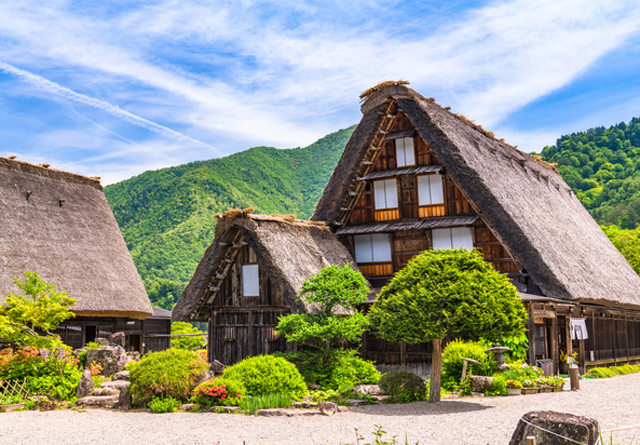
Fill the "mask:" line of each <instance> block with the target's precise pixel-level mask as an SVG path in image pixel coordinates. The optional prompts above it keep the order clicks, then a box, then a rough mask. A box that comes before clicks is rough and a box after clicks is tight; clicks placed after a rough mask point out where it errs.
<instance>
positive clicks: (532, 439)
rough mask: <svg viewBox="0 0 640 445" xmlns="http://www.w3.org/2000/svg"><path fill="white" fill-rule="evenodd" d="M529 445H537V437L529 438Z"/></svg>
mask: <svg viewBox="0 0 640 445" xmlns="http://www.w3.org/2000/svg"><path fill="white" fill-rule="evenodd" d="M527 445H536V436H527Z"/></svg>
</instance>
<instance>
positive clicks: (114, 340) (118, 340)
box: [109, 332, 127, 349]
mask: <svg viewBox="0 0 640 445" xmlns="http://www.w3.org/2000/svg"><path fill="white" fill-rule="evenodd" d="M126 339H127V337H126V336H125V335H124V332H116V333H114V334H111V335H110V336H109V343H111V344H114V345H117V346H120V347H121V348H122V349H124V345H125V342H126Z"/></svg>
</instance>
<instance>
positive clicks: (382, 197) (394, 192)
mask: <svg viewBox="0 0 640 445" xmlns="http://www.w3.org/2000/svg"><path fill="white" fill-rule="evenodd" d="M373 192H374V199H375V203H376V209H395V208H397V207H398V186H397V184H396V179H395V178H393V179H384V180H382V181H375V182H374V183H373Z"/></svg>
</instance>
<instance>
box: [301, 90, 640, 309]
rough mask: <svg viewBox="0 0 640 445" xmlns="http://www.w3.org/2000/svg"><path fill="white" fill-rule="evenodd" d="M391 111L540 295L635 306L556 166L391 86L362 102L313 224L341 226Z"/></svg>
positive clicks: (631, 290) (639, 300) (604, 241)
mask: <svg viewBox="0 0 640 445" xmlns="http://www.w3.org/2000/svg"><path fill="white" fill-rule="evenodd" d="M390 105H391V106H393V107H395V106H396V105H397V110H398V111H400V112H403V113H405V114H406V115H407V117H408V118H409V120H410V121H411V123H412V124H413V125H414V126H415V128H416V130H417V132H418V133H419V134H420V136H421V137H422V138H423V139H424V140H425V141H426V142H427V144H429V146H430V147H431V149H432V150H433V152H434V153H435V155H436V156H437V157H438V159H439V160H440V161H441V162H442V164H443V165H444V167H445V169H446V171H447V172H448V173H449V174H450V175H451V176H452V177H453V179H454V180H455V181H456V182H457V184H458V185H459V186H460V188H461V189H462V190H463V192H464V193H465V194H466V195H467V196H468V197H469V199H470V200H471V202H472V203H473V204H474V206H475V207H476V208H477V210H478V211H479V213H480V215H481V217H482V218H483V219H484V220H485V222H486V223H487V225H488V226H489V227H491V228H492V229H493V231H494V232H495V233H496V234H497V235H498V236H499V238H501V240H502V241H503V243H504V244H505V246H506V247H507V248H508V249H509V250H510V252H511V253H512V254H513V256H514V257H515V258H514V259H515V261H516V263H517V264H518V265H519V266H520V267H521V268H522V269H523V270H525V271H526V272H527V273H529V274H530V276H531V277H532V278H533V280H534V281H535V283H536V284H537V285H538V286H539V287H540V289H541V290H542V292H543V293H544V295H546V296H547V297H551V298H559V299H562V300H579V301H582V302H585V303H594V304H603V305H608V306H617V307H628V308H635V309H638V308H640V277H638V275H637V274H636V273H635V272H634V271H633V269H632V268H631V267H630V266H629V264H628V263H627V261H626V260H625V259H624V258H623V256H622V255H621V254H620V253H619V252H618V251H617V250H616V248H615V247H614V246H613V244H611V242H610V241H609V239H608V238H607V236H606V235H605V234H604V233H603V232H602V230H600V228H599V227H598V225H597V224H596V222H595V221H594V220H593V218H592V217H591V215H590V214H589V212H587V210H586V209H585V208H584V207H583V206H582V204H581V203H580V201H578V199H577V198H576V197H575V195H574V194H573V192H572V191H571V189H570V188H569V187H568V186H567V184H566V183H565V182H564V181H563V180H562V178H561V177H560V175H559V173H558V172H557V170H556V169H555V168H554V167H553V166H552V165H550V164H547V163H545V162H541V161H540V160H538V159H535V158H534V157H532V156H530V155H528V154H527V153H524V152H522V151H519V150H517V149H515V148H514V147H512V146H510V145H508V144H506V143H504V142H502V141H499V140H497V139H495V138H494V137H493V134H492V133H490V132H487V131H485V130H483V129H482V128H481V127H480V126H477V125H475V124H473V123H472V122H470V121H469V120H467V119H466V118H465V117H464V116H458V115H455V114H453V113H451V112H449V111H447V110H445V109H443V108H442V107H440V106H439V105H438V104H436V103H435V102H434V100H433V99H432V98H429V99H426V98H424V97H422V96H420V95H419V94H417V93H416V92H414V91H413V90H411V89H409V88H407V87H405V86H402V85H392V86H387V87H386V88H382V89H380V90H379V91H377V92H375V94H370V95H369V96H367V98H366V99H365V101H364V103H363V105H362V111H363V114H364V116H363V118H362V121H361V122H360V124H359V125H358V127H357V128H356V130H355V131H354V133H353V135H352V137H351V139H350V140H349V142H348V143H347V146H346V148H345V150H344V153H343V155H342V157H341V159H340V161H339V163H338V166H337V167H336V170H335V171H334V174H333V175H332V176H331V178H330V180H329V183H328V184H327V186H326V188H325V190H324V193H323V195H322V197H321V199H320V201H319V203H318V206H317V207H316V211H315V214H314V215H313V217H312V220H316V221H326V222H327V223H328V224H329V225H332V224H333V223H335V222H336V221H337V220H338V219H339V217H340V215H339V214H340V212H341V211H343V210H341V208H344V205H345V204H344V203H345V202H347V201H348V198H347V197H348V192H349V190H348V189H349V187H350V186H351V185H352V184H353V183H354V179H355V178H356V176H357V170H358V168H359V166H360V164H361V163H362V161H363V157H364V156H365V154H366V152H367V150H368V148H369V146H370V145H371V144H372V141H374V139H375V138H376V137H377V134H378V133H379V132H380V126H381V124H382V122H383V119H385V118H386V117H387V116H388V113H389V109H390V108H389V107H390ZM393 107H392V108H393ZM349 202H351V201H349ZM334 228H336V229H339V228H340V226H334Z"/></svg>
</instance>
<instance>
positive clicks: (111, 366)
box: [86, 346, 133, 376]
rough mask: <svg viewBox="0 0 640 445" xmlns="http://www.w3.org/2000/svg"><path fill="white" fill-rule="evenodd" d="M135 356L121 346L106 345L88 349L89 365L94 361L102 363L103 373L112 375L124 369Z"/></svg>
mask: <svg viewBox="0 0 640 445" xmlns="http://www.w3.org/2000/svg"><path fill="white" fill-rule="evenodd" d="M132 359H133V358H132V357H131V356H128V355H127V353H126V352H125V350H124V349H122V348H121V347H119V346H105V347H103V348H100V349H87V361H86V363H87V366H89V365H91V364H92V363H98V364H100V365H102V375H105V376H110V375H113V374H114V373H116V372H119V371H122V370H123V369H124V367H125V366H126V365H127V363H129V362H130V361H131V360H132Z"/></svg>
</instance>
